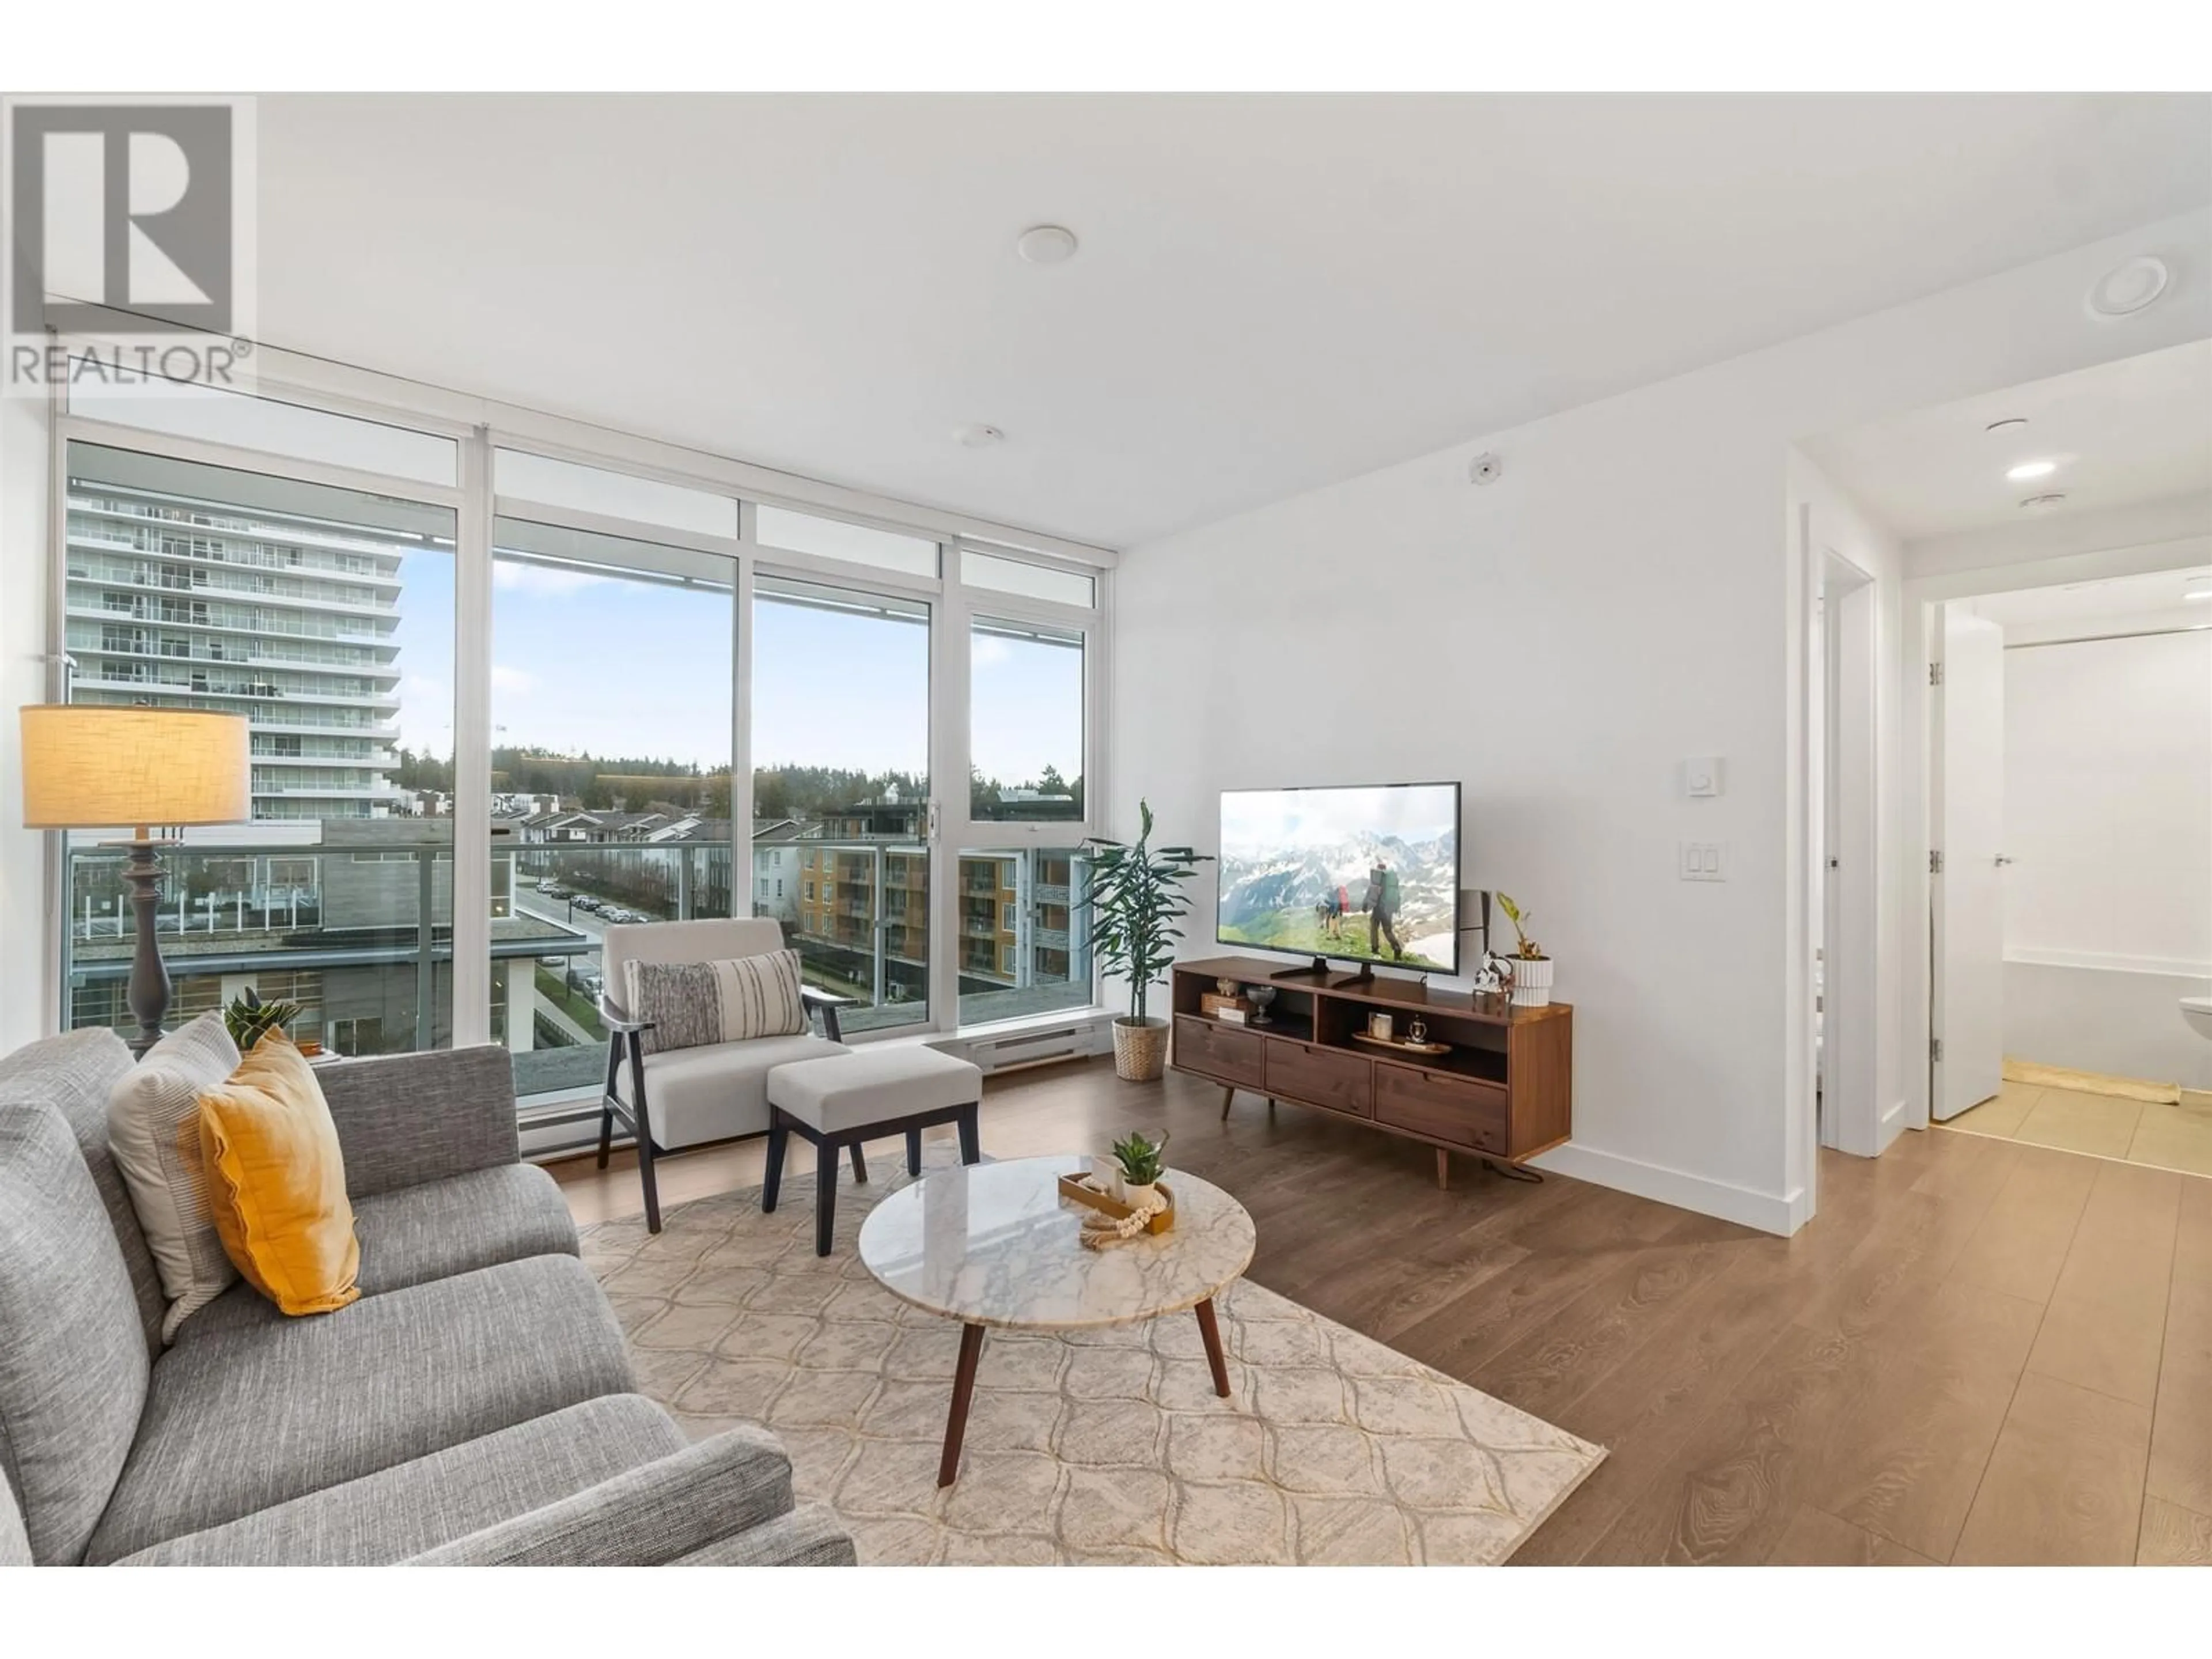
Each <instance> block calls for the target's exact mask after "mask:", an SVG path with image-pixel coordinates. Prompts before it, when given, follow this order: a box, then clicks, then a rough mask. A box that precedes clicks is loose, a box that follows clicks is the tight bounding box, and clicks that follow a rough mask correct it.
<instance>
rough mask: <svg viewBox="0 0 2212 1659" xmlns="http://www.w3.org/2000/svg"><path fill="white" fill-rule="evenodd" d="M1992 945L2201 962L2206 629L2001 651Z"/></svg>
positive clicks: (2208, 887) (2143, 962)
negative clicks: (2000, 811) (1999, 818)
mask: <svg viewBox="0 0 2212 1659" xmlns="http://www.w3.org/2000/svg"><path fill="white" fill-rule="evenodd" d="M2004 814H2005V817H2004V823H2005V841H2006V850H2007V851H2008V853H2010V854H2011V855H2012V856H2013V858H2014V859H2015V860H2017V861H2016V862H2015V864H2014V865H2013V866H2011V867H2010V868H2009V869H2008V871H2007V872H2005V953H2006V954H2007V955H2008V956H2020V957H2034V958H2038V959H2041V960H2046V961H2048V960H2052V959H2057V958H2064V959H2067V960H2070V961H2074V962H2076V963H2083V964H2085V965H2086V964H2087V963H2110V964H2112V965H2114V966H2126V967H2133V968H2140V969H2146V970H2151V971H2162V972H2166V973H2189V974H2202V975H2212V633H2208V632H2199V633H2187V634H2164V635H2155V636H2152V637H2148V638H2136V639H2124V640H2094V641H2083V642H2081V643H2077V644H2072V645H2039V646H2031V647H2025V648H2015V649H2012V650H2008V651H2007V652H2006V653H2005V800H2004Z"/></svg>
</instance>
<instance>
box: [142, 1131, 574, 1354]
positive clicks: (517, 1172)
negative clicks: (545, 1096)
mask: <svg viewBox="0 0 2212 1659" xmlns="http://www.w3.org/2000/svg"><path fill="white" fill-rule="evenodd" d="M353 1220H354V1231H355V1232H356V1234H358V1235H359V1236H360V1238H361V1276H360V1279H359V1280H358V1281H357V1282H358V1283H359V1285H360V1286H361V1293H362V1296H364V1297H374V1296H382V1295H385V1294H386V1293H387V1292H389V1291H404V1290H405V1289H407V1288H408V1287H409V1286H410V1285H424V1284H428V1282H429V1281H431V1280H432V1279H450V1278H452V1277H453V1275H454V1274H456V1273H474V1272H475V1271H476V1270H477V1268H479V1267H496V1266H497V1265H498V1264H499V1263H501V1262H502V1261H522V1260H524V1259H525V1258H526V1257H529V1256H533V1255H575V1254H576V1224H575V1222H574V1220H573V1219H572V1218H570V1216H569V1213H568V1204H567V1203H566V1202H565V1201H564V1200H562V1197H561V1189H560V1188H559V1187H557V1186H556V1185H555V1184H554V1181H553V1177H552V1176H549V1175H547V1174H546V1173H545V1171H544V1170H540V1169H538V1168H537V1167H535V1166H534V1165H532V1164H502V1165H501V1166H500V1167H499V1168H497V1169H492V1170H470V1171H468V1172H467V1173H466V1174H465V1175H457V1176H453V1178H452V1179H451V1180H447V1181H426V1182H423V1183H422V1185H421V1186H419V1187H403V1188H400V1189H399V1190H398V1192H396V1193H379V1194H376V1195H375V1196H374V1197H372V1198H364V1199H361V1200H357V1201H356V1203H355V1205H354V1206H353ZM282 1317H283V1316H282V1315H281V1314H279V1313H278V1312H277V1311H276V1309H275V1307H273V1306H272V1305H271V1304H270V1302H269V1301H268V1299H267V1298H266V1297H262V1296H260V1295H258V1293H256V1292H255V1291H254V1290H253V1288H252V1286H251V1285H239V1286H236V1287H234V1289H232V1290H230V1291H226V1292H225V1293H224V1294H223V1295H222V1296H220V1297H216V1299H215V1301H214V1302H212V1303H210V1304H209V1305H208V1306H207V1307H206V1308H205V1309H204V1310H202V1311H201V1312H200V1313H198V1314H197V1315H195V1316H193V1317H192V1319H191V1322H190V1323H188V1324H187V1325H185V1327H184V1328H183V1329H182V1330H180V1331H179V1332H178V1333H177V1340H178V1341H179V1342H180V1343H182V1342H190V1341H192V1340H195V1339H197V1338H198V1337H201V1336H204V1335H207V1334H210V1333H211V1332H215V1331H220V1330H228V1329H229V1328H231V1327H233V1326H236V1325H246V1324H256V1323H263V1322H270V1321H274V1320H277V1319H281V1318H282Z"/></svg>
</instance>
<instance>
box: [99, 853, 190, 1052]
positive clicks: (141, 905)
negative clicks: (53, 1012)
mask: <svg viewBox="0 0 2212 1659" xmlns="http://www.w3.org/2000/svg"><path fill="white" fill-rule="evenodd" d="M106 845H108V846H112V847H122V848H127V849H128V850H129V852H130V854H131V859H130V862H128V863H127V864H125V866H123V883H124V885H125V886H126V887H128V888H129V889H130V890H131V921H132V926H133V927H134V929H135V930H136V932H137V945H135V946H134V947H133V949H132V951H131V982H130V984H129V985H128V986H127V987H125V992H124V1000H125V1003H126V1004H127V1005H128V1006H129V1007H130V1009H131V1017H132V1018H135V1019H136V1020H137V1022H138V1035H137V1036H133V1037H125V1039H124V1041H125V1042H127V1043H129V1044H130V1045H131V1053H132V1054H136V1055H137V1056H138V1057H139V1058H140V1059H141V1060H143V1059H144V1058H145V1057H146V1051H147V1050H148V1049H149V1048H152V1047H153V1046H154V1045H155V1043H157V1042H160V1041H161V1037H162V1035H163V1033H162V1030H161V1021H162V1018H164V1017H165V1016H166V1015H167V1013H168V1012H169V970H168V969H167V967H165V966H164V965H163V964H162V962H161V947H160V946H159V945H157V944H155V939H154V929H155V926H156V925H157V918H158V915H159V913H160V911H161V876H162V873H163V872H162V869H161V854H160V852H159V850H158V849H160V848H164V847H173V846H174V845H176V843H175V842H167V841H125V842H107V843H106Z"/></svg>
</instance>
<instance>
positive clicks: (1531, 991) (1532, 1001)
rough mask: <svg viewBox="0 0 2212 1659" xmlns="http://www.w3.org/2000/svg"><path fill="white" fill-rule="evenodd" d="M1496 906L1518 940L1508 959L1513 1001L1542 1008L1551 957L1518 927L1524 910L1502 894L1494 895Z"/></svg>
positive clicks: (1549, 981) (1546, 998)
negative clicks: (1511, 973)
mask: <svg viewBox="0 0 2212 1659" xmlns="http://www.w3.org/2000/svg"><path fill="white" fill-rule="evenodd" d="M1498 908H1499V909H1501V910H1503V911H1504V912H1505V919H1506V921H1510V922H1511V923H1512V924H1513V935H1514V937H1515V938H1516V939H1518V940H1519V941H1520V943H1519V944H1517V945H1515V946H1514V947H1513V955H1512V957H1511V958H1510V961H1511V963H1512V968H1513V1000H1514V1001H1516V1003H1519V1004H1520V1005H1521V1006H1522V1007H1524V1008H1541V1007H1544V1006H1547V1004H1549V1003H1550V1001H1551V1000H1552V959H1551V957H1547V956H1546V955H1545V954H1544V947H1543V946H1542V945H1539V944H1537V943H1536V941H1535V940H1534V939H1530V938H1529V937H1528V929H1527V928H1526V927H1522V922H1523V921H1527V920H1528V912H1527V911H1525V910H1523V909H1522V908H1521V907H1520V906H1519V905H1517V904H1516V903H1515V902H1513V901H1512V900H1511V899H1510V898H1509V897H1508V896H1506V895H1504V893H1500V894H1499V895H1498Z"/></svg>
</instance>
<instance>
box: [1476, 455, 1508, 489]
mask: <svg viewBox="0 0 2212 1659" xmlns="http://www.w3.org/2000/svg"><path fill="white" fill-rule="evenodd" d="M1504 471H1505V458H1504V456H1503V455H1493V454H1491V453H1488V452H1487V451H1486V452H1485V453H1482V454H1480V455H1478V456H1476V457H1475V458H1474V459H1473V460H1471V461H1469V462H1468V464H1467V480H1468V483H1479V484H1493V483H1497V482H1498V478H1499V477H1501V476H1502V475H1503V474H1504Z"/></svg>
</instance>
